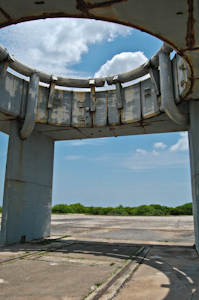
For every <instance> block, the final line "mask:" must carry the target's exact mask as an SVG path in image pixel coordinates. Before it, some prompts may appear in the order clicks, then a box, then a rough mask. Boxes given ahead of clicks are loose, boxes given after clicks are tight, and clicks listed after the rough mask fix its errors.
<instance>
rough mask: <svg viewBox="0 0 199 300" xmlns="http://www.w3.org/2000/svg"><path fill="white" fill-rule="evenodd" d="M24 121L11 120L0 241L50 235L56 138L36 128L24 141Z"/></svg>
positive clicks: (30, 238) (4, 242) (15, 241)
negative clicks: (22, 129)
mask: <svg viewBox="0 0 199 300" xmlns="http://www.w3.org/2000/svg"><path fill="white" fill-rule="evenodd" d="M21 127H22V124H21V123H19V122H18V121H16V120H15V121H11V124H10V136H9V145H8V154H7V165H6V175H5V186H4V198H3V212H2V225H1V236H0V242H1V243H2V244H11V243H17V242H19V241H21V240H25V241H28V240H32V239H37V238H42V237H46V236H49V235H50V220H51V200H52V175H53V156H54V141H53V140H52V139H50V138H48V137H46V136H45V135H44V134H42V133H40V132H38V131H37V130H33V132H32V133H31V135H30V136H29V137H28V138H27V139H26V140H21V139H20V137H19V130H20V128H21Z"/></svg>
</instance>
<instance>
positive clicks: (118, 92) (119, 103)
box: [115, 82, 123, 109]
mask: <svg viewBox="0 0 199 300" xmlns="http://www.w3.org/2000/svg"><path fill="white" fill-rule="evenodd" d="M115 86H116V95H117V108H118V109H122V108H123V92H122V85H121V83H120V82H116V83H115Z"/></svg>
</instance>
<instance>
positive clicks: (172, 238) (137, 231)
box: [51, 215, 194, 245]
mask: <svg viewBox="0 0 199 300" xmlns="http://www.w3.org/2000/svg"><path fill="white" fill-rule="evenodd" d="M51 226H52V227H51V235H57V234H58V235H59V234H61V235H71V236H72V237H75V238H81V239H97V240H99V239H116V240H117V239H120V240H123V239H124V240H125V241H127V240H128V241H129V242H133V243H146V242H147V243H157V242H158V243H161V242H163V243H164V242H165V241H166V242H167V243H188V244H189V245H190V243H192V245H193V244H194V232H193V229H194V227H193V217H192V216H179V217H178V216H173V217H172V216H171V217H120V216H116V217H113V216H85V215H52V223H51Z"/></svg>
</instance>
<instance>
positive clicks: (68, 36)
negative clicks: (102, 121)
mask: <svg viewBox="0 0 199 300" xmlns="http://www.w3.org/2000/svg"><path fill="white" fill-rule="evenodd" d="M52 28H53V30H52ZM0 43H1V44H2V45H3V46H4V47H6V48H7V49H8V51H9V52H10V53H11V54H14V55H15V56H16V57H17V58H18V59H20V60H21V61H23V62H24V63H26V64H29V65H31V66H32V67H35V68H38V69H42V70H44V71H47V72H51V73H54V74H57V75H58V74H60V75H65V76H75V77H92V76H103V75H111V74H115V73H117V72H118V70H121V71H120V72H124V71H127V70H129V69H131V68H134V67H136V66H138V65H140V64H141V63H143V62H144V61H146V60H147V59H148V58H150V57H151V56H152V55H153V54H155V52H156V51H157V50H158V49H159V48H160V46H161V44H162V42H161V41H160V40H158V39H156V38H154V37H152V36H150V35H148V34H146V33H143V32H140V31H138V30H135V29H130V28H128V27H124V26H120V25H116V24H112V23H106V22H100V21H93V20H79V19H78V20H77V19H54V20H49V19H47V20H41V21H33V22H26V23H23V24H18V25H14V26H10V27H8V28H4V29H1V31H0ZM0 141H1V143H0V205H1V203H2V198H3V185H4V174H5V165H6V152H7V144H8V137H7V136H6V135H5V134H2V133H0ZM190 201H191V183H190V169H189V152H188V140H187V134H186V133H168V134H153V135H141V136H128V137H117V138H103V139H88V140H76V141H63V142H56V143H55V158H54V176H53V205H54V204H57V203H67V204H70V203H77V202H80V203H82V204H84V205H93V206H117V205H120V204H123V205H124V206H138V205H141V204H152V203H157V204H162V205H168V206H177V205H181V204H184V203H187V202H190Z"/></svg>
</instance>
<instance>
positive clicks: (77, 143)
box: [70, 138, 105, 146]
mask: <svg viewBox="0 0 199 300" xmlns="http://www.w3.org/2000/svg"><path fill="white" fill-rule="evenodd" d="M104 143H105V139H104V138H101V139H95V140H93V139H92V140H90V139H88V140H83V141H82V140H80V141H71V142H70V146H83V145H93V146H97V145H101V144H104Z"/></svg>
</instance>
